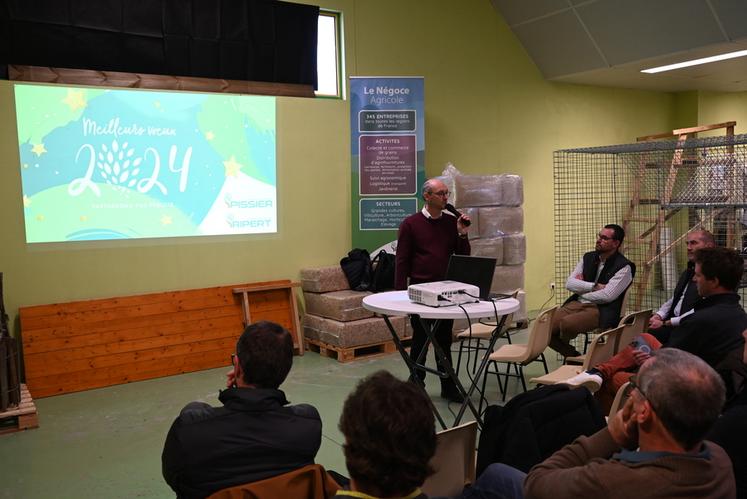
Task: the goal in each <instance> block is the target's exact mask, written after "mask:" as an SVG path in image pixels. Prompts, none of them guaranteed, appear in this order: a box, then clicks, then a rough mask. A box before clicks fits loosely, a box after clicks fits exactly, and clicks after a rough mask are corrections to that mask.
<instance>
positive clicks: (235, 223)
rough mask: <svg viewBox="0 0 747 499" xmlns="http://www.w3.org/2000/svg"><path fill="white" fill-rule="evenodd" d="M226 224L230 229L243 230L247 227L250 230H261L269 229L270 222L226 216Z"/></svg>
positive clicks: (263, 219) (266, 219) (268, 220)
mask: <svg viewBox="0 0 747 499" xmlns="http://www.w3.org/2000/svg"><path fill="white" fill-rule="evenodd" d="M226 223H227V224H228V226H229V227H231V228H232V229H245V228H247V227H251V228H262V227H270V226H271V225H270V223H271V220H270V219H269V218H245V219H237V218H236V217H234V216H233V215H230V214H229V215H228V216H226Z"/></svg>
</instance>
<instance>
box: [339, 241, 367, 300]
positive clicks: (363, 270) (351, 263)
mask: <svg viewBox="0 0 747 499" xmlns="http://www.w3.org/2000/svg"><path fill="white" fill-rule="evenodd" d="M340 267H342V271H343V272H344V273H345V277H346V278H347V280H348V285H349V286H350V289H352V290H354V291H368V290H369V289H371V274H372V270H371V255H369V254H368V251H366V250H364V249H361V248H355V249H353V250H350V251H349V252H348V256H346V257H344V258H343V259H342V260H340Z"/></svg>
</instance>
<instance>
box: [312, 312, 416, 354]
mask: <svg viewBox="0 0 747 499" xmlns="http://www.w3.org/2000/svg"><path fill="white" fill-rule="evenodd" d="M389 320H390V321H391V323H392V326H393V327H394V329H395V331H397V334H398V335H400V338H403V337H404V336H403V334H404V332H405V318H404V317H390V318H389ZM303 330H304V334H305V335H306V337H307V338H311V339H314V340H319V341H321V342H324V343H326V344H328V345H332V346H336V347H341V348H352V347H358V346H362V345H372V344H377V343H384V342H386V341H391V340H392V334H391V333H390V332H389V328H388V327H387V325H386V322H384V319H382V318H381V317H371V318H368V319H359V320H356V321H349V322H341V321H336V320H334V319H327V318H325V317H319V316H318V315H312V314H306V315H304V318H303Z"/></svg>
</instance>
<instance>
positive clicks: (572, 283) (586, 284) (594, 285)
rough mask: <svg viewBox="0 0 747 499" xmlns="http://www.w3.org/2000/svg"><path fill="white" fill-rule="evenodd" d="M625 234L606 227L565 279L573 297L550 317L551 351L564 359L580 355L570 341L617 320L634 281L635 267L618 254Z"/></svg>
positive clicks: (614, 324) (616, 227)
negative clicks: (592, 247)
mask: <svg viewBox="0 0 747 499" xmlns="http://www.w3.org/2000/svg"><path fill="white" fill-rule="evenodd" d="M623 239H625V231H624V230H623V228H622V227H620V226H619V225H615V224H609V225H605V226H604V228H602V229H601V230H600V231H599V234H598V235H597V243H596V246H595V250H594V251H590V252H588V253H586V254H585V255H584V256H583V257H582V258H581V260H579V262H578V264H577V265H576V268H575V269H574V270H573V272H571V275H570V276H568V280H567V281H566V283H565V287H566V289H568V291H570V292H572V293H573V295H572V296H571V297H570V298H568V300H566V302H565V303H564V304H563V306H562V307H560V308H559V309H558V311H557V312H556V313H555V316H554V317H553V322H552V326H551V328H552V338H551V340H550V348H552V349H553V350H555V351H556V352H558V353H559V354H560V355H562V356H564V357H573V356H576V355H580V353H579V352H578V351H577V350H576V349H575V348H574V347H573V345H571V343H570V341H571V340H572V339H573V338H575V337H576V336H578V335H579V334H581V333H585V332H588V331H592V330H594V329H595V328H597V327H600V328H602V329H609V328H611V327H614V326H617V323H618V322H619V321H620V310H621V309H622V302H623V300H624V299H625V291H626V290H627V289H628V286H630V284H631V283H632V282H633V277H634V276H635V264H634V263H633V262H631V261H630V260H628V259H627V258H625V256H623V254H622V253H620V245H621V244H622V242H623Z"/></svg>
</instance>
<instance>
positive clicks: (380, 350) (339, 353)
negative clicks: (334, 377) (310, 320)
mask: <svg viewBox="0 0 747 499" xmlns="http://www.w3.org/2000/svg"><path fill="white" fill-rule="evenodd" d="M410 341H411V338H404V339H402V344H403V345H409V344H410ZM306 348H307V349H308V350H310V351H312V352H316V353H318V354H319V355H321V356H322V357H329V358H332V359H336V360H337V361H339V362H352V361H354V360H360V359H371V358H374V357H379V356H381V355H388V354H391V353H394V352H396V351H397V347H396V346H394V342H393V341H384V342H382V343H370V344H368V345H359V346H355V347H338V346H335V345H330V344H328V343H324V342H323V341H319V340H315V339H312V338H306Z"/></svg>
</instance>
